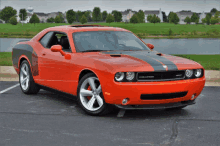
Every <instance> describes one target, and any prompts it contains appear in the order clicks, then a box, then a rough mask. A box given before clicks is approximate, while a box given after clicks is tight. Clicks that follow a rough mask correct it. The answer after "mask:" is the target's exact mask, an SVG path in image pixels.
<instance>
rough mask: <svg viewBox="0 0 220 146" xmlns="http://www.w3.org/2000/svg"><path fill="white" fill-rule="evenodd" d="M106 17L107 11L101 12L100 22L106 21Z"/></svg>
mask: <svg viewBox="0 0 220 146" xmlns="http://www.w3.org/2000/svg"><path fill="white" fill-rule="evenodd" d="M107 15H108V13H107V11H103V12H102V20H104V21H105V20H106V18H107Z"/></svg>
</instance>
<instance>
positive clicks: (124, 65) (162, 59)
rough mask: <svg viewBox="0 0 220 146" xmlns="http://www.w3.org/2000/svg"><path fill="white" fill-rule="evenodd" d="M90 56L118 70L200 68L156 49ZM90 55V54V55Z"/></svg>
mask: <svg viewBox="0 0 220 146" xmlns="http://www.w3.org/2000/svg"><path fill="white" fill-rule="evenodd" d="M93 55H95V56H93V57H92V58H93V59H95V60H97V61H100V62H103V63H105V64H108V65H110V66H111V67H113V69H117V71H118V70H120V71H127V70H129V71H144V70H146V71H169V70H184V69H195V68H202V66H201V65H200V64H198V63H197V62H194V61H192V60H189V59H185V58H181V57H176V56H171V55H166V54H161V53H158V52H156V51H111V52H99V53H95V54H93ZM90 57H91V56H90Z"/></svg>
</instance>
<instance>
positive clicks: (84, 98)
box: [77, 73, 112, 115]
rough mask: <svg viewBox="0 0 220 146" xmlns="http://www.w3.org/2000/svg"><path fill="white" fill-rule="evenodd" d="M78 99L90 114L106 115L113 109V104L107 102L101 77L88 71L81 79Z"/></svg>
mask: <svg viewBox="0 0 220 146" xmlns="http://www.w3.org/2000/svg"><path fill="white" fill-rule="evenodd" d="M77 99H78V103H79V105H80V106H81V107H82V109H83V110H84V111H85V112H86V113H87V114H89V115H105V114H107V113H109V112H110V111H111V109H112V108H111V105H109V104H107V103H105V100H104V97H103V94H102V88H101V84H100V82H99V79H98V78H97V77H96V75H95V74H93V73H88V74H86V75H85V76H84V77H82V79H81V80H80V81H79V85H78V89H77Z"/></svg>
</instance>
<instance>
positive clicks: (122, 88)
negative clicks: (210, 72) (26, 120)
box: [102, 77, 205, 106]
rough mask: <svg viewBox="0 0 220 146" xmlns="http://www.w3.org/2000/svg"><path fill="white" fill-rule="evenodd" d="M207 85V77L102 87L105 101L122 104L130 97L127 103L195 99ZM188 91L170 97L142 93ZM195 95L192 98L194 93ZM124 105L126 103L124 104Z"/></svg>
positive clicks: (112, 83) (145, 103)
mask: <svg viewBox="0 0 220 146" xmlns="http://www.w3.org/2000/svg"><path fill="white" fill-rule="evenodd" d="M204 86H205V77H202V78H197V79H188V80H178V81H164V82H134V83H129V82H121V83H120V82H115V81H113V82H108V84H105V85H104V87H102V90H103V95H104V98H105V102H106V103H109V104H115V105H122V100H123V99H125V98H128V99H129V101H128V102H127V103H126V105H158V104H167V103H178V102H181V101H190V100H195V99H196V98H197V97H198V95H199V94H200V93H201V91H202V90H203V88H204ZM184 91H187V94H186V95H185V96H183V97H177V98H170V99H149V100H143V99H141V95H142V94H169V93H177V92H184ZM194 94H195V97H194V98H193V99H191V97H192V95H194ZM123 106H124V105H123Z"/></svg>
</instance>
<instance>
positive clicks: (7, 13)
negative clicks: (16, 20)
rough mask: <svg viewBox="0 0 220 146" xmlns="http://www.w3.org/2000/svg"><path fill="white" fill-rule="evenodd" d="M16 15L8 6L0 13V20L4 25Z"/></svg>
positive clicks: (15, 11)
mask: <svg viewBox="0 0 220 146" xmlns="http://www.w3.org/2000/svg"><path fill="white" fill-rule="evenodd" d="M16 14H17V10H15V9H13V8H12V7H10V6H8V7H5V8H4V9H2V11H1V19H2V20H4V21H5V22H6V23H7V22H8V21H9V19H10V18H11V17H13V16H15V15H16Z"/></svg>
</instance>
